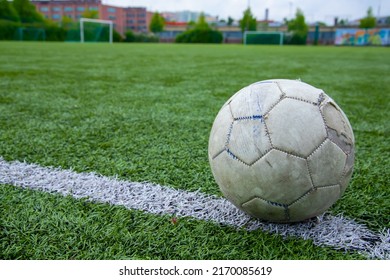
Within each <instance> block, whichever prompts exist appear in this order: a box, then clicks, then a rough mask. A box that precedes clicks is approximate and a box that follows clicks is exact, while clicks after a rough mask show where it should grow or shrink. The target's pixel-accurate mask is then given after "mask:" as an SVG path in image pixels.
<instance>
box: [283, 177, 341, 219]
mask: <svg viewBox="0 0 390 280" xmlns="http://www.w3.org/2000/svg"><path fill="white" fill-rule="evenodd" d="M339 197H340V188H339V186H338V185H335V186H329V187H326V188H318V189H315V190H312V191H311V192H309V193H307V194H306V195H305V196H303V197H302V198H300V199H299V200H298V201H296V202H294V203H293V204H291V205H290V206H289V207H288V210H289V215H290V221H291V222H298V221H302V220H305V219H309V218H313V217H315V216H317V215H319V214H322V213H323V212H325V211H326V210H327V209H328V208H329V207H330V206H332V205H333V204H334V203H335V202H336V201H337V200H338V199H339Z"/></svg>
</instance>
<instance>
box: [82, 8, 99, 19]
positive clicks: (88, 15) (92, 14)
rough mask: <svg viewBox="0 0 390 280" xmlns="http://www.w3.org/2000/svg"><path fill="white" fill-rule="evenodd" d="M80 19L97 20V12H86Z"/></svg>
mask: <svg viewBox="0 0 390 280" xmlns="http://www.w3.org/2000/svg"><path fill="white" fill-rule="evenodd" d="M81 17H83V18H92V19H98V18H99V12H98V11H95V10H86V11H85V12H84V13H83V14H82V15H81Z"/></svg>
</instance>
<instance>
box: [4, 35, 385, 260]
mask: <svg viewBox="0 0 390 280" xmlns="http://www.w3.org/2000/svg"><path fill="white" fill-rule="evenodd" d="M0 62H1V63H0V156H2V157H3V158H4V159H5V160H8V161H11V160H20V161H24V160H25V161H27V162H30V163H37V164H40V165H43V166H59V167H62V168H64V169H68V168H72V169H74V170H75V171H77V172H90V171H92V172H96V173H100V174H103V175H107V176H113V175H118V176H119V177H120V178H124V179H126V180H131V181H150V182H154V183H159V184H162V185H167V186H171V187H173V188H181V189H185V190H189V191H194V190H200V191H201V192H204V193H208V194H215V195H221V194H220V192H219V190H218V186H217V185H216V184H215V182H214V179H213V177H212V174H211V171H210V168H209V164H208V159H207V146H208V136H209V132H210V129H211V125H212V122H213V120H214V118H215V116H216V114H217V112H218V110H219V109H220V107H221V106H222V105H223V104H224V102H225V101H226V100H227V99H228V98H229V97H230V96H231V95H232V94H234V93H235V92H236V91H238V90H239V89H241V88H242V87H245V86H247V85H249V84H251V83H253V82H256V81H260V80H265V79H273V78H287V79H298V78H299V79H301V80H302V81H304V82H307V83H309V84H312V85H313V86H316V87H319V88H322V89H323V90H324V91H325V92H326V93H327V94H328V95H330V96H331V97H332V98H333V99H334V100H335V101H336V102H337V103H338V104H339V105H340V106H341V108H342V109H343V111H344V112H345V113H346V115H347V116H348V118H349V120H350V122H351V124H352V127H353V129H354V133H355V138H356V161H355V171H354V175H353V179H352V181H351V184H350V185H349V187H348V188H347V191H346V193H345V194H344V196H343V197H342V198H341V199H340V200H339V201H338V202H337V203H336V205H334V206H333V207H332V208H331V210H330V211H331V212H332V213H333V214H339V213H342V214H343V215H345V216H347V217H350V218H353V219H356V220H358V221H359V222H361V223H364V224H366V225H368V226H369V227H370V228H371V229H373V230H376V231H378V230H382V229H383V228H389V227H390V221H389V215H390V198H389V197H390V194H389V188H388V187H389V182H390V175H389V172H388V169H389V168H390V162H389V152H390V151H389V150H390V148H389V147H390V145H389V121H390V113H389V109H390V107H389V104H390V94H389V84H390V76H389V75H388V74H387V73H389V72H390V49H388V48H350V47H342V48H337V47H292V46H283V47H275V46H272V47H271V46H241V45H169V44H166V45H165V44H114V45H108V44H83V45H81V44H66V43H13V42H1V43H0ZM13 196H17V197H18V196H19V197H20V196H21V197H23V201H25V203H26V204H27V205H33V204H34V201H35V200H36V199H37V200H38V201H40V202H39V203H43V201H46V200H48V201H58V202H52V203H51V204H50V203H48V206H47V207H48V208H47V210H46V211H47V213H48V214H47V216H48V220H50V223H58V225H59V228H58V229H56V231H55V232H56V233H55V235H60V236H61V235H62V234H64V235H65V236H66V234H70V235H71V237H69V238H76V237H75V236H74V235H72V234H73V233H69V232H68V231H70V230H71V229H69V226H67V225H65V224H64V223H61V222H60V218H59V217H60V216H61V215H63V218H64V219H65V218H66V215H65V214H66V213H65V212H66V211H62V212H61V211H59V210H57V208H56V204H57V203H60V204H61V203H64V206H63V207H69V208H72V207H76V208H77V209H78V210H76V209H74V211H79V212H77V213H74V214H72V215H75V217H77V219H78V221H77V222H75V224H77V223H79V224H80V225H82V224H83V222H85V223H87V224H90V225H91V230H89V231H88V234H86V235H85V236H84V237H85V238H86V239H83V238H81V237H80V242H81V243H83V242H87V243H85V244H80V245H79V246H85V248H89V247H90V246H93V248H94V249H93V250H92V249H91V250H92V252H91V253H90V254H87V251H88V250H87V249H85V250H84V251H83V250H81V251H83V252H84V253H79V254H78V253H77V251H78V250H74V252H73V253H72V254H67V253H65V250H60V251H61V252H63V253H62V254H59V255H56V254H55V253H53V252H52V253H48V254H46V253H45V252H46V251H45V250H46V249H45V247H44V246H43V244H41V246H42V247H36V246H38V245H37V244H38V243H40V242H42V240H40V235H39V232H40V231H41V230H42V229H41V227H43V226H44V224H45V221H41V223H43V224H39V226H38V229H37V232H35V234H34V235H29V234H28V232H29V231H28V230H29V229H28V227H27V224H28V223H27V224H26V221H25V220H26V219H28V217H29V215H28V212H27V211H28V210H26V213H25V214H24V215H20V218H18V217H19V215H15V219H16V221H14V226H13V227H12V224H11V225H10V224H9V223H7V222H6V220H5V219H6V218H5V217H4V215H5V214H3V216H0V217H1V220H0V222H1V224H0V226H1V227H3V229H4V231H2V232H3V233H2V234H3V236H2V242H1V247H0V252H9V253H3V254H5V255H3V256H2V257H3V258H121V257H130V258H133V257H134V258H187V257H191V256H193V258H221V259H228V258H243V255H240V254H241V253H240V252H239V247H237V246H232V245H231V244H230V243H234V242H235V243H237V242H238V241H237V238H239V236H241V237H242V238H243V239H242V241H240V242H244V243H245V242H247V243H249V244H252V245H251V246H252V247H251V246H248V245H247V246H248V247H247V249H246V250H245V252H246V253H247V254H248V255H247V258H252V257H253V258H289V256H290V257H291V258H299V257H301V258H344V257H345V255H344V254H340V253H338V252H335V251H333V250H330V249H323V248H318V247H315V248H313V249H310V250H308V251H307V252H306V250H305V252H302V248H303V247H305V248H306V246H309V247H310V246H311V245H308V244H309V243H310V242H303V241H297V240H288V241H285V242H282V243H283V245H281V244H280V243H281V239H280V238H279V237H274V236H270V235H266V234H263V233H260V232H256V233H246V232H241V231H240V232H236V231H235V230H232V229H230V228H226V227H220V226H217V225H213V224H211V223H206V222H199V221H187V220H186V221H185V222H183V225H182V226H180V227H177V228H173V229H172V228H170V227H169V226H167V225H165V223H166V218H165V217H155V216H151V215H147V214H143V213H140V212H135V211H129V210H124V209H122V208H116V207H110V206H104V205H95V204H93V205H89V204H88V205H87V204H86V203H84V202H77V201H75V200H72V199H70V198H69V199H68V198H67V199H66V200H65V202H61V201H62V198H61V199H60V198H57V197H56V198H51V196H49V195H46V194H38V193H35V192H30V191H24V190H20V189H12V188H10V187H4V188H2V191H1V195H0V203H1V204H0V207H6V206H7V205H8V206H7V207H8V208H7V209H13V207H16V208H20V209H19V211H23V209H22V208H23V207H24V204H22V202H19V203H16V202H14V201H13V200H12V197H13ZM37 197H39V199H38V198H37ZM15 203H16V204H15ZM83 203H84V204H83ZM49 205H51V206H49ZM85 205H87V206H85ZM30 207H33V206H30ZM83 207H87V208H88V210H85V209H84V208H83ZM102 209H104V211H103V210H102ZM9 211H10V212H12V211H18V209H15V210H12V211H11V210H9ZM72 211H73V210H72ZM105 211H113V212H115V213H118V215H122V216H121V219H126V218H125V217H127V216H126V215H128V216H134V217H137V219H145V227H146V228H147V230H146V231H145V232H144V233H142V232H140V233H135V232H136V231H137V230H133V231H132V234H135V235H136V236H138V237H136V239H134V240H139V239H140V238H141V237H142V234H145V240H147V239H148V238H151V237H150V236H149V235H151V234H152V235H153V234H154V232H155V231H156V230H157V229H159V228H160V225H159V224H160V223H163V224H164V226H161V233H159V235H158V236H161V238H162V236H165V235H168V236H169V234H171V235H172V234H174V233H172V232H170V231H172V230H173V231H176V234H178V235H182V234H183V237H185V236H187V234H186V232H190V231H196V232H197V233H198V235H202V234H203V235H204V236H198V237H197V236H192V235H191V237H189V240H188V242H189V243H188V246H192V247H189V248H188V250H190V251H191V250H193V251H196V252H197V253H196V254H194V255H191V254H188V251H187V253H186V252H185V251H184V252H183V254H181V250H179V249H176V248H174V249H172V248H173V245H172V244H171V243H169V244H170V245H167V246H166V248H160V249H159V250H162V251H163V250H166V251H165V252H160V251H158V252H157V253H153V249H150V250H149V251H148V250H144V249H142V248H141V247H142V246H141V245H137V242H135V241H134V242H133V243H131V244H130V243H126V242H127V241H124V240H127V239H126V238H125V237H123V238H122V237H120V236H121V234H119V233H118V234H117V235H116V237H112V238H111V237H110V235H109V234H108V233H106V231H108V232H109V230H110V229H108V228H104V227H105V226H107V223H109V222H108V221H107V217H105V216H104V213H102V212H105ZM3 213H5V212H3ZM60 213H62V214H60ZM83 213H84V214H83ZM87 213H88V215H87ZM90 213H92V214H91V215H92V216H94V215H96V221H95V220H94V221H93V222H92V221H90V220H89V215H90ZM10 215H11V214H10ZM58 215H60V216H58ZM79 215H81V216H79ZM83 215H84V216H83ZM72 217H73V216H72ZM141 217H142V218H141ZM74 219H76V218H74ZM57 220H58V221H57ZM48 222H49V221H48ZM112 222H113V221H112ZM19 223H20V224H24V227H22V229H20V232H19V234H17V233H15V232H13V231H12V229H15V228H17V227H18V226H17V225H18V224H19ZM138 223H139V224H137V225H136V227H137V226H138V229H139V228H142V223H141V222H139V221H138ZM113 226H114V227H120V226H119V225H113ZM133 226H134V225H133ZM100 227H102V228H104V231H105V233H104V234H107V236H102V234H103V233H99V232H97V233H95V234H93V232H94V230H95V231H99V229H100ZM187 227H188V228H187ZM198 227H199V228H198ZM24 228H25V229H26V232H23V229H24ZM115 230H121V228H119V229H115ZM8 231H9V233H8V234H7V233H4V232H8ZM149 231H150V232H149ZM157 231H158V230H157ZM166 231H168V232H166ZM181 231H183V233H182V234H181ZM214 232H217V233H216V234H220V235H221V238H220V239H223V236H224V235H227V237H226V238H227V239H226V240H225V241H224V242H225V243H223V244H219V243H215V244H214V243H209V241H207V242H206V240H207V238H208V237H210V236H214ZM89 234H91V238H92V239H93V238H95V239H96V240H95V241H96V244H95V245H90V244H89V243H88V242H89V241H88V238H87V237H88V236H89ZM104 234H103V235H104ZM13 235H15V238H14V239H12V236H13ZM21 236H24V237H25V239H21ZM26 236H27V237H26ZM32 236H34V238H35V239H36V242H35V241H34V240H33V237H32ZM92 236H93V237H92ZM126 236H127V235H126ZM43 237H45V238H56V237H55V236H54V237H53V236H50V232H46V233H42V238H43ZM152 237H153V238H152V241H151V243H150V244H151V245H150V246H152V247H153V246H155V247H156V246H159V245H158V244H160V243H159V242H162V243H164V242H166V240H165V238H164V239H163V240H156V238H157V237H155V236H152ZM257 237H258V238H257ZM64 238H65V237H63V238H57V239H56V240H57V241H56V242H58V245H56V246H59V247H61V248H64V246H70V245H69V244H70V243H69V244H68V243H66V242H65V241H64V242H62V241H61V240H65V239H64ZM100 238H103V239H102V240H105V239H104V238H107V239H108V240H110V242H111V243H110V244H112V247H113V248H117V251H115V250H114V249H113V250H114V251H115V252H114V251H113V252H112V253H110V254H108V253H107V254H106V253H105V252H104V250H103V249H102V248H104V247H105V246H104V245H97V244H98V243H100V242H102V241H99V240H100ZM116 238H119V239H118V243H115V240H116ZM121 238H122V239H121ZM137 238H138V239H137ZM229 238H231V239H229ZM258 239H261V240H262V241H261V242H263V240H267V239H270V240H272V241H270V242H271V243H272V244H273V245H272V247H274V249H272V250H271V249H270V250H269V248H266V247H267V246H266V245H265V243H264V244H263V245H261V244H260V243H259V244H256V245H253V243H255V241H254V240H258ZM4 240H8V241H7V242H4ZM9 240H11V241H13V243H12V246H10V245H9V244H10V243H8V242H10V241H9ZM164 240H165V241H164ZM174 240H176V241H177V242H179V243H180V241H178V240H177V239H174ZM223 240H224V239H223ZM72 242H73V243H72V244H76V243H77V242H76V241H74V240H72ZM74 242H76V243H74ZM91 242H92V241H91ZM198 242H202V244H198ZM210 242H211V241H210ZM103 243H104V242H103ZM162 243H161V244H162ZM203 243H205V244H203ZM267 243H268V242H267ZM91 244H92V243H91ZM125 244H127V245H129V246H130V247H131V248H132V250H133V251H134V252H137V253H134V254H130V253H123V254H121V253H119V252H120V251H121V249H120V248H122V247H123V246H124V247H125ZM185 244H186V243H185ZM197 244H198V245H197ZM218 244H219V245H218ZM4 246H5V247H4ZM71 246H76V245H71ZM99 246H100V247H99ZM121 246H122V247H121ZM182 246H184V245H182ZM186 246H187V245H186ZM197 246H201V247H199V248H197ZM220 246H222V248H220ZM255 246H260V247H259V250H260V251H262V252H264V254H260V253H259V252H257V251H256V250H254V249H252V251H248V250H250V249H249V247H251V248H255ZM285 246H287V247H288V248H289V249H288V250H287V249H286V248H285ZM18 247H30V248H38V249H36V250H35V252H30V253H26V252H23V250H22V251H20V250H19V251H18V250H17V249H15V248H18ZM295 247H297V248H295ZM5 248H7V249H9V250H5ZM10 248H14V249H10ZM91 248H92V247H91ZM200 248H203V249H202V251H203V250H205V252H198V251H197V250H198V249H199V250H200ZM229 248H230V249H231V250H234V251H235V252H236V253H235V254H234V255H233V254H230V253H229V251H230V250H229ZM299 248H300V249H299ZM102 250H103V251H102ZM289 250H291V253H288V252H289ZM329 250H330V251H329ZM54 251H55V250H54ZM179 251H180V252H179ZM208 251H212V253H210V254H208V253H207V252H208ZM126 252H127V251H126ZM250 252H251V253H250ZM298 253H299V254H301V255H297V254H298ZM186 254H187V255H186ZM352 256H353V255H349V256H347V257H352Z"/></svg>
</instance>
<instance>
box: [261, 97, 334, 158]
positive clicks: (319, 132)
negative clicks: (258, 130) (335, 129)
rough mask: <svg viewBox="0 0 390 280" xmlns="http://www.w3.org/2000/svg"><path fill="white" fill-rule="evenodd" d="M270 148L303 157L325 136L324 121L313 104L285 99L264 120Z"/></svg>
mask: <svg viewBox="0 0 390 280" xmlns="http://www.w3.org/2000/svg"><path fill="white" fill-rule="evenodd" d="M265 123H266V125H267V128H268V132H269V134H270V137H271V142H272V144H273V146H274V147H276V148H278V149H281V150H283V151H286V152H288V153H292V154H296V155H299V156H302V157H307V156H308V155H310V153H311V152H312V151H313V150H314V149H315V148H316V147H318V146H319V145H320V144H321V143H322V142H323V141H324V140H325V138H326V135H327V134H326V129H325V124H324V121H323V119H322V116H321V113H320V111H319V109H318V107H317V106H315V105H312V104H309V103H306V102H302V101H299V100H295V99H290V98H286V99H283V100H282V101H281V102H280V103H278V104H277V105H276V106H275V107H274V108H273V109H272V110H271V111H270V112H269V114H268V117H267V118H266V119H265Z"/></svg>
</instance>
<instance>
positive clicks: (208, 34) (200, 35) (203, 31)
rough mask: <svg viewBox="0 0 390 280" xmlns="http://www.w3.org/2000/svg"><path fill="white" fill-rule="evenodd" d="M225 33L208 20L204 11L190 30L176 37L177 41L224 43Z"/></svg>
mask: <svg viewBox="0 0 390 280" xmlns="http://www.w3.org/2000/svg"><path fill="white" fill-rule="evenodd" d="M222 40H223V35H222V33H221V32H220V31H218V30H214V29H212V28H211V27H210V25H209V24H208V23H207V21H206V17H205V15H204V13H201V14H200V16H199V18H198V21H197V23H196V24H195V25H194V26H193V27H192V28H190V29H189V30H187V31H185V32H183V33H181V34H179V35H178V36H177V37H176V43H217V44H218V43H222Z"/></svg>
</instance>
